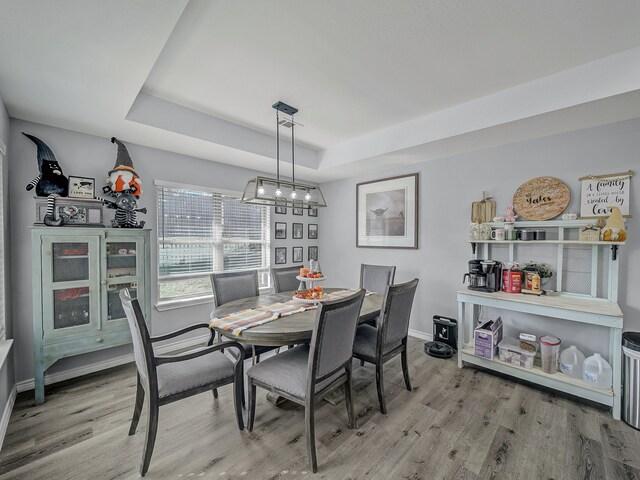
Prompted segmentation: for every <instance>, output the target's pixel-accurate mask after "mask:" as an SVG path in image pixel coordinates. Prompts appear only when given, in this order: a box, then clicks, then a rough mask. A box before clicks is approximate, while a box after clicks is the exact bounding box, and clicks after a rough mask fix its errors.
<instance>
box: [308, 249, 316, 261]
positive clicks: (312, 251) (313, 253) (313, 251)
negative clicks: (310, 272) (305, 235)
mask: <svg viewBox="0 0 640 480" xmlns="http://www.w3.org/2000/svg"><path fill="white" fill-rule="evenodd" d="M307 256H308V257H309V261H311V260H318V247H317V246H316V245H309V248H308V254H307Z"/></svg>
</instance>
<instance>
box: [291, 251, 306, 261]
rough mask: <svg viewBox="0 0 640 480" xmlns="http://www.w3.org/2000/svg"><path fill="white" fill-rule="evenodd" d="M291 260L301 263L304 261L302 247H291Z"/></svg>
mask: <svg viewBox="0 0 640 480" xmlns="http://www.w3.org/2000/svg"><path fill="white" fill-rule="evenodd" d="M291 261H292V262H293V263H301V262H303V261H304V260H303V258H302V247H293V258H292V260H291Z"/></svg>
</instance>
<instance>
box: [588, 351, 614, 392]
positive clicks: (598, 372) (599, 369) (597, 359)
mask: <svg viewBox="0 0 640 480" xmlns="http://www.w3.org/2000/svg"><path fill="white" fill-rule="evenodd" d="M582 370H583V374H582V378H583V380H584V381H585V382H587V383H588V384H589V385H592V386H594V387H598V388H611V385H612V384H613V371H612V370H611V365H609V364H608V363H607V361H606V360H605V359H604V358H602V357H601V356H600V354H599V353H594V354H593V356H592V357H589V358H587V359H586V360H585V361H584V366H583V367H582Z"/></svg>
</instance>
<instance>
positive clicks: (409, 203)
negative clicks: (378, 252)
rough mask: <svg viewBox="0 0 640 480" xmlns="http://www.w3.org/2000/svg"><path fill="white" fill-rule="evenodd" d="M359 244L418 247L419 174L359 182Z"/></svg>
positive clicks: (357, 187)
mask: <svg viewBox="0 0 640 480" xmlns="http://www.w3.org/2000/svg"><path fill="white" fill-rule="evenodd" d="M356 247H373V248H418V174H417V173H413V174H409V175H402V176H399V177H392V178H385V179H381V180H374V181H371V182H364V183H359V184H358V185H357V186H356Z"/></svg>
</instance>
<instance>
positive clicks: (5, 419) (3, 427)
mask: <svg viewBox="0 0 640 480" xmlns="http://www.w3.org/2000/svg"><path fill="white" fill-rule="evenodd" d="M17 394H18V389H17V388H16V386H15V385H14V386H13V388H12V389H11V392H10V393H9V398H8V399H7V404H6V405H5V406H4V412H3V413H2V418H0V452H1V451H2V443H3V442H4V436H5V434H6V433H7V427H8V426H9V419H10V418H11V412H12V411H13V404H14V403H15V401H16V395H17Z"/></svg>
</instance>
